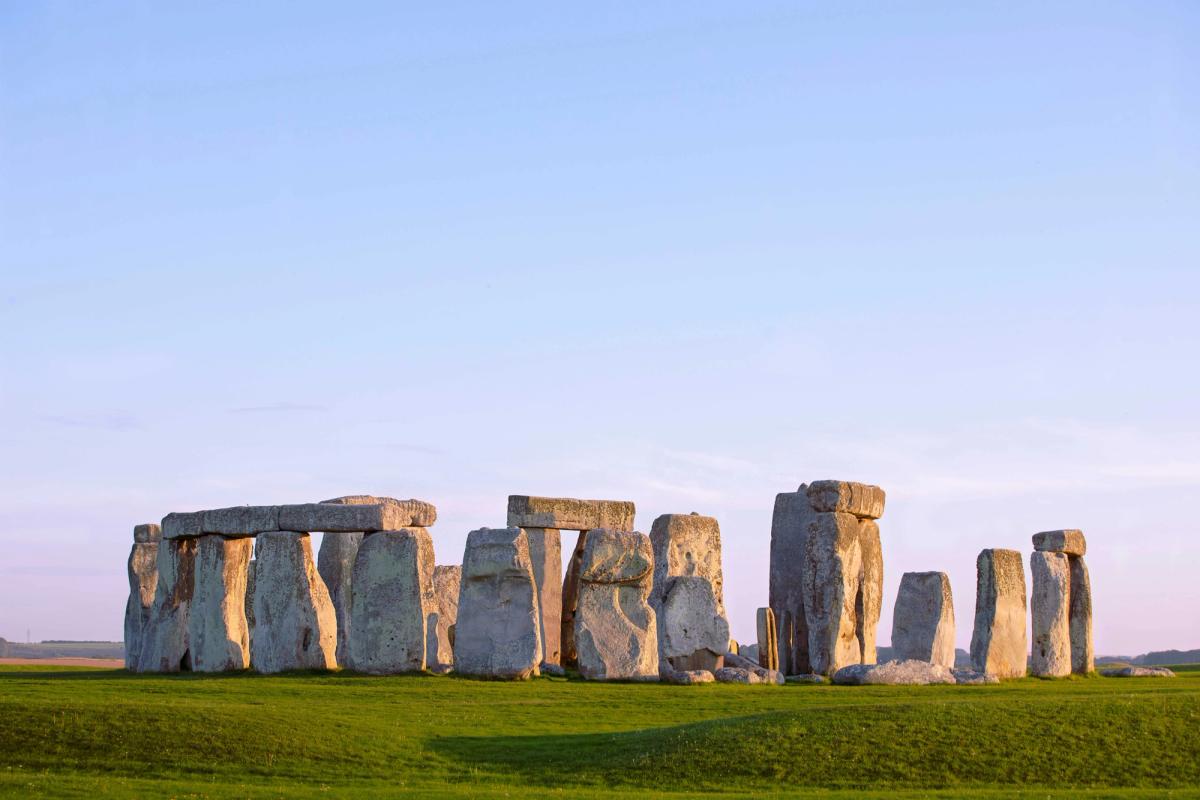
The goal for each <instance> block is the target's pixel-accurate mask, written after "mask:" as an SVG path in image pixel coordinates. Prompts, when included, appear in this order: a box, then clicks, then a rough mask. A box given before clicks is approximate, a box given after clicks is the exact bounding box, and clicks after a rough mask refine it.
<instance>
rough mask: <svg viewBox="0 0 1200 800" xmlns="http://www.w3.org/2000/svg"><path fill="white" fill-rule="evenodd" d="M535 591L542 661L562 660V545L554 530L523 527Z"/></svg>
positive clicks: (558, 535) (556, 662)
mask: <svg viewBox="0 0 1200 800" xmlns="http://www.w3.org/2000/svg"><path fill="white" fill-rule="evenodd" d="M524 531H525V538H526V541H527V542H528V543H529V560H530V563H531V564H532V565H533V583H534V588H535V589H537V597H538V620H539V624H540V626H541V636H542V661H543V663H546V664H554V665H558V664H559V663H560V661H561V660H562V609H563V598H562V580H563V574H562V571H563V569H562V567H563V563H562V544H561V536H560V533H559V530H558V529H557V528H524Z"/></svg>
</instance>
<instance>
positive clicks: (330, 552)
mask: <svg viewBox="0 0 1200 800" xmlns="http://www.w3.org/2000/svg"><path fill="white" fill-rule="evenodd" d="M363 535H364V534H363V533H361V532H356V533H326V534H324V535H322V537H321V548H320V550H318V551H317V572H318V573H319V574H320V576H321V579H322V580H323V581H325V588H326V589H328V590H329V599H330V602H332V603H333V614H334V617H335V618H336V619H337V651H336V653H337V662H338V665H339V666H346V665H347V664H348V663H349V659H350V630H351V627H352V624H353V623H352V622H351V619H350V597H351V592H352V586H353V577H354V560H355V558H357V557H358V548H359V546H360V545H361V544H362V540H363Z"/></svg>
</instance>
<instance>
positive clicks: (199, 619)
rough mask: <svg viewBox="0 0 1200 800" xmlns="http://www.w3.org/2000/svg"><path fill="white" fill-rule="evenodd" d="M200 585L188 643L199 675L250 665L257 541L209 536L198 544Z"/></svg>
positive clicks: (193, 665) (197, 574)
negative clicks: (249, 616) (249, 590)
mask: <svg viewBox="0 0 1200 800" xmlns="http://www.w3.org/2000/svg"><path fill="white" fill-rule="evenodd" d="M196 541H197V547H196V583H195V590H194V593H193V596H192V608H191V612H190V613H189V614H188V641H189V646H190V648H191V653H192V669H193V670H195V671H196V672H231V671H236V670H242V669H246V668H247V667H249V666H250V631H249V628H248V627H247V625H246V570H247V568H248V566H249V564H250V556H251V555H252V554H253V552H254V542H253V541H251V540H250V539H245V538H227V537H225V536H217V535H215V534H209V535H206V536H201V537H199V538H198V539H197V540H196Z"/></svg>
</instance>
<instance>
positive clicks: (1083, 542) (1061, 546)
mask: <svg viewBox="0 0 1200 800" xmlns="http://www.w3.org/2000/svg"><path fill="white" fill-rule="evenodd" d="M1033 549H1034V550H1040V551H1041V552H1043V553H1066V554H1067V555H1069V556H1083V555H1087V539H1085V538H1084V537H1083V531H1081V530H1075V529H1072V528H1068V529H1066V530H1061V531H1042V532H1041V533H1035V534H1034V535H1033Z"/></svg>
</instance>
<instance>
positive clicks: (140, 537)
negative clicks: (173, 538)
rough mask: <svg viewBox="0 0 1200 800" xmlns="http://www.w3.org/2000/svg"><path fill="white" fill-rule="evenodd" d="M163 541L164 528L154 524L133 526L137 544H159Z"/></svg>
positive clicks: (134, 539)
mask: <svg viewBox="0 0 1200 800" xmlns="http://www.w3.org/2000/svg"><path fill="white" fill-rule="evenodd" d="M161 540H162V527H161V526H159V525H155V524H154V523H153V522H147V523H144V524H142V525H134V526H133V541H134V543H135V544H157V543H158V542H159V541H161Z"/></svg>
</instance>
